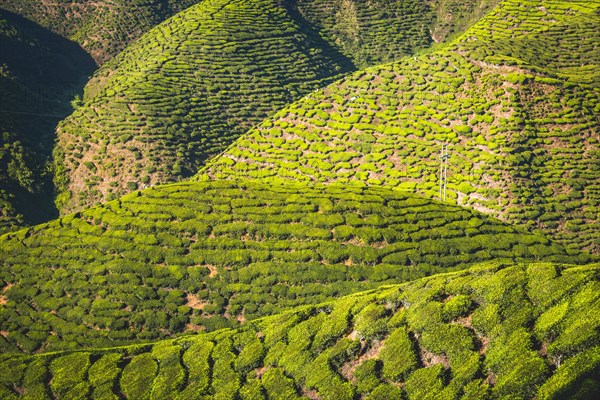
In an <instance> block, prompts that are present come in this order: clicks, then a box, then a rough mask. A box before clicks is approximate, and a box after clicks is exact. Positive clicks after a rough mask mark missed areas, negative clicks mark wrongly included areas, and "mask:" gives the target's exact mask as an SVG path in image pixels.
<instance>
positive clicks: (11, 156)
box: [0, 9, 96, 233]
mask: <svg viewBox="0 0 600 400" xmlns="http://www.w3.org/2000/svg"><path fill="white" fill-rule="evenodd" d="M0 43H1V49H2V51H0V103H1V106H0V233H1V232H3V231H5V230H7V229H11V228H12V227H13V226H14V225H17V224H21V223H27V224H35V223H39V222H42V221H47V220H48V219H51V218H53V217H55V216H56V209H55V208H54V207H53V202H52V198H53V193H52V176H51V175H50V174H49V173H48V169H49V168H48V165H47V164H49V163H50V156H51V154H52V146H53V145H54V131H55V129H56V125H57V123H58V121H59V120H60V119H61V118H63V117H64V116H66V115H68V114H69V113H70V112H71V111H72V108H71V105H70V102H71V100H73V97H74V96H75V94H76V93H78V91H80V90H81V89H82V87H83V80H84V79H86V78H87V77H88V75H89V74H91V72H92V71H93V70H94V69H95V67H96V65H95V63H94V62H93V60H92V59H91V58H90V57H89V56H88V55H87V54H86V53H85V52H84V51H83V50H82V49H81V48H80V47H79V46H78V45H77V44H75V43H73V42H70V41H68V40H66V39H64V38H62V37H60V36H58V35H55V34H53V33H52V32H50V31H48V30H46V29H44V28H42V27H40V26H38V25H36V24H34V23H32V22H31V21H28V20H26V19H24V18H22V17H20V16H18V15H15V14H13V13H10V12H8V11H5V10H1V9H0Z"/></svg>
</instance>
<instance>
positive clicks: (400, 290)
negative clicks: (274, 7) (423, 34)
mask: <svg viewBox="0 0 600 400" xmlns="http://www.w3.org/2000/svg"><path fill="white" fill-rule="evenodd" d="M599 272H600V267H599V266H598V265H597V264H596V265H590V266H586V267H566V266H561V265H554V264H533V265H530V266H520V265H500V264H492V265H487V266H479V267H476V268H473V269H470V270H468V271H463V272H456V273H452V274H443V275H438V276H435V277H430V278H425V279H420V280H417V281H414V282H411V283H408V284H404V285H395V286H388V287H385V288H380V289H377V290H375V291H371V292H367V293H362V294H355V295H352V296H349V297H345V298H342V299H340V300H336V301H335V302H330V303H322V304H319V305H313V306H305V307H301V308H296V309H294V310H292V311H289V312H286V313H283V314H281V315H278V316H274V317H267V318H264V319H260V320H257V321H255V322H253V323H250V324H247V325H246V326H245V327H243V328H240V329H237V330H220V331H218V332H214V333H209V334H200V335H192V336H187V337H183V338H179V339H176V340H165V341H161V342H156V343H149V344H146V345H138V346H131V347H120V348H113V349H101V350H85V351H77V352H67V353H51V354H44V355H38V356H4V357H3V362H2V363H1V364H0V365H1V368H0V394H1V395H2V398H4V399H13V398H18V397H21V396H23V397H25V398H27V397H29V398H37V399H46V398H88V396H89V398H92V399H119V398H120V399H124V398H127V399H165V398H179V399H192V398H207V399H208V398H215V399H233V398H240V399H266V398H269V399H297V398H303V399H323V400H328V399H331V400H345V399H348V400H351V399H356V398H366V399H372V400H374V399H408V400H413V399H414V400H422V399H458V398H462V399H501V398H519V399H533V398H535V399H540V400H542V399H544V400H545V399H592V398H597V397H598V395H599V394H600V380H599V377H600V347H598V345H599V343H600V336H599V332H600V318H599V315H598V312H597V310H598V309H600V297H599V296H600V282H598V276H600V274H599Z"/></svg>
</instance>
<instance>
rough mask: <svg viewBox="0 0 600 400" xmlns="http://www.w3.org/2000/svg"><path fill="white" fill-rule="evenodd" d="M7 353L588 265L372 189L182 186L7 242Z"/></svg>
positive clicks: (431, 205) (0, 318)
mask: <svg viewBox="0 0 600 400" xmlns="http://www.w3.org/2000/svg"><path fill="white" fill-rule="evenodd" d="M0 249H1V252H0V254H1V257H0V258H1V260H2V261H1V265H2V268H0V285H1V286H2V290H0V295H1V299H2V303H4V304H3V306H2V309H1V312H0V331H2V332H3V334H2V335H1V336H0V347H1V348H2V351H4V352H13V351H23V352H28V353H31V352H36V351H44V350H46V351H51V350H57V349H71V348H79V347H89V346H94V347H105V346H110V345H113V344H115V343H131V342H137V341H140V340H148V339H156V338H164V337H169V336H171V335H176V334H180V333H183V332H186V331H190V330H201V329H206V330H216V329H219V328H222V327H227V326H232V325H237V324H239V323H243V322H244V321H246V320H251V319H255V318H257V317H260V316H263V315H269V314H274V313H277V312H280V311H282V310H286V309H289V308H291V307H294V306H297V305H300V304H314V303H319V302H322V301H326V300H330V299H333V298H336V297H339V296H342V295H345V294H349V293H353V292H357V291H361V290H366V289H370V288H375V287H378V286H379V285H381V284H384V283H397V282H402V281H407V280H410V279H415V278H419V277H422V276H426V275H429V274H433V273H437V272H441V271H449V270H454V269H460V268H464V267H466V266H468V265H472V264H474V263H477V262H481V261H487V260H493V259H496V260H505V261H507V262H508V261H526V260H554V261H560V262H577V263H580V262H588V261H589V260H590V256H588V255H586V254H583V253H580V254H577V253H569V252H567V251H566V250H565V248H564V247H562V246H558V245H555V244H553V243H551V242H549V241H548V240H547V239H546V238H545V237H543V236H539V235H533V234H529V233H525V232H524V231H523V230H521V229H515V228H513V227H511V226H509V225H506V224H504V223H502V222H500V221H497V220H494V219H492V218H490V217H487V216H484V215H483V214H480V213H477V212H473V211H469V210H465V209H462V208H460V207H457V206H449V205H444V204H440V203H436V202H434V201H431V200H426V199H421V198H418V197H414V196H413V195H410V194H404V193H400V192H393V191H390V190H386V189H377V188H365V189H362V188H347V187H335V186H318V187H303V186H293V185H291V186H276V185H265V184H253V183H243V182H233V181H223V182H219V181H215V182H210V183H200V182H195V183H180V184H173V185H167V186H159V187H156V188H153V189H148V190H146V191H144V192H141V193H140V192H135V193H133V194H131V195H128V196H126V197H124V198H122V199H120V200H117V201H113V202H110V203H108V204H106V205H105V206H101V207H96V208H92V209H90V210H87V211H85V212H82V213H78V214H75V215H70V216H67V217H64V218H61V219H59V220H56V221H53V222H50V223H48V224H44V225H40V226H36V227H32V228H28V229H25V230H21V231H18V232H15V233H11V234H8V235H5V236H3V237H1V238H0Z"/></svg>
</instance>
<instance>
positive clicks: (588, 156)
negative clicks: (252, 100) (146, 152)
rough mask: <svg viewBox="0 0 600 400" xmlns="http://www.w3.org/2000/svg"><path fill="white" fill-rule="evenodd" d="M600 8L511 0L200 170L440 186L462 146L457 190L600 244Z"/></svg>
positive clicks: (510, 216)
mask: <svg viewBox="0 0 600 400" xmlns="http://www.w3.org/2000/svg"><path fill="white" fill-rule="evenodd" d="M542 3H543V7H542V6H540V4H542ZM599 6H600V2H598V1H595V2H564V1H563V2H560V1H548V2H539V1H528V2H522V1H512V0H508V1H504V2H502V3H501V4H500V5H499V6H498V8H497V9H495V10H494V12H492V13H491V14H489V15H488V16H486V17H485V18H484V19H483V20H482V21H481V22H480V23H478V24H476V25H475V26H474V27H473V28H471V29H469V30H468V31H467V32H466V33H465V34H464V35H463V36H462V37H461V38H460V39H459V40H458V41H456V42H455V43H453V44H452V45H450V46H449V47H447V48H446V49H444V50H440V51H437V52H433V53H430V54H427V55H423V56H420V57H414V58H405V59H403V60H401V61H398V62H395V63H392V64H385V65H380V66H377V67H372V68H368V69H365V70H362V71H359V72H357V73H355V74H353V75H350V76H349V77H347V78H345V79H343V80H341V81H339V82H336V83H334V84H332V85H330V86H328V87H327V88H325V89H323V90H319V91H317V92H314V93H311V94H310V95H308V96H305V97H304V98H303V99H301V100H300V101H298V102H296V103H294V104H292V105H290V106H289V107H286V108H285V109H283V110H281V111H279V112H278V113H277V114H276V115H274V116H273V117H272V118H269V119H267V120H266V121H264V122H263V123H261V124H260V125H259V126H257V127H256V128H254V129H252V130H251V131H250V132H249V133H248V134H247V135H245V136H243V137H242V138H240V139H239V140H238V141H236V142H235V143H234V144H232V146H230V148H229V149H228V150H227V151H225V152H224V153H223V154H222V155H220V156H219V157H217V158H216V159H214V160H213V161H211V162H210V163H209V164H208V166H207V167H206V168H205V169H203V170H202V171H201V172H200V175H199V176H198V179H207V178H208V179H214V178H218V179H223V178H229V177H233V178H234V179H238V178H239V177H246V178H251V179H259V180H266V181H269V182H271V181H273V182H277V181H281V180H293V181H299V182H305V183H307V184H308V183H311V182H323V183H334V182H335V183H341V184H351V185H357V186H365V185H369V186H387V187H394V188H399V189H403V190H412V191H416V192H419V193H422V194H424V195H426V196H429V197H438V196H439V170H440V150H441V147H442V144H448V145H449V147H450V153H451V158H450V162H449V172H448V190H449V194H448V196H449V201H451V202H456V203H458V204H461V205H465V206H469V207H472V208H474V209H477V210H479V211H482V212H485V213H488V214H491V215H495V216H497V217H500V218H502V219H504V220H506V221H509V222H512V223H517V224H520V225H523V226H527V227H529V228H530V229H541V230H543V231H545V232H548V233H550V234H551V235H552V236H553V238H554V239H555V240H557V241H559V242H560V243H563V244H565V245H568V246H572V247H573V248H579V249H587V250H588V251H591V252H596V253H597V252H599V251H600V247H599V243H600V221H599V220H598V216H599V215H600V208H599V206H600V203H599V202H600V191H599V189H600V164H599V160H600V157H599V155H600V154H599V152H598V145H599V136H598V126H599V120H598V115H599V114H600V88H599V86H598V85H597V78H598V76H600V75H599V74H598V71H599V70H600V68H599V66H600V55H599V54H600V53H599V51H598V45H597V42H598V35H597V29H594V28H595V27H597V26H598V25H600V14H599V12H598V10H599ZM540 7H541V8H540ZM542 8H543V10H542ZM540 13H541V14H540ZM567 27H568V29H567ZM498 31H499V33H498ZM561 32H562V33H564V34H563V35H561V36H558V33H561ZM559 37H560V45H559V46H554V45H552V41H553V40H558V38H559ZM512 43H517V44H518V46H516V47H514V50H513V47H512ZM519 46H520V47H519ZM515 57H522V59H518V58H515ZM544 60H552V62H548V63H545V61H544ZM529 62H531V63H534V65H531V64H529ZM542 64H543V65H544V66H543V67H542V66H541V65H542Z"/></svg>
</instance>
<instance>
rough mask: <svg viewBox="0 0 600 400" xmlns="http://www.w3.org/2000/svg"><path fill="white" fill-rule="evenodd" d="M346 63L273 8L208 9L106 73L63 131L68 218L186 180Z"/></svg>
mask: <svg viewBox="0 0 600 400" xmlns="http://www.w3.org/2000/svg"><path fill="white" fill-rule="evenodd" d="M350 65H351V64H349V61H348V60H346V59H345V58H344V57H343V56H341V55H340V54H338V53H337V52H336V51H335V50H334V49H332V48H330V47H329V46H328V45H327V44H326V43H325V42H324V41H323V40H322V39H320V38H319V37H318V36H317V35H316V34H313V33H311V32H310V31H307V30H306V29H305V27H303V26H300V25H299V24H298V23H297V22H296V21H295V20H294V19H292V17H291V16H290V15H288V12H287V9H286V7H284V6H283V5H282V4H281V3H280V2H279V1H276V0H259V1H247V0H211V1H206V2H203V3H202V4H199V5H197V6H194V7H191V8H189V9H188V10H186V11H184V12H182V13H180V14H178V15H177V16H175V17H173V18H171V19H170V20H168V21H167V22H165V23H163V24H161V25H159V26H158V27H156V28H155V29H153V30H151V31H150V32H149V33H148V34H146V35H144V36H143V37H142V38H141V39H140V40H138V41H136V42H135V43H134V44H132V45H131V46H130V47H128V48H127V49H126V50H125V51H124V52H123V53H121V54H120V55H119V56H118V57H116V58H114V59H113V60H111V61H110V62H109V63H108V64H105V66H104V67H103V68H102V69H101V70H100V72H98V73H97V74H96V75H95V76H94V78H93V79H92V81H91V82H90V83H89V84H88V86H87V88H86V96H87V97H86V100H87V101H86V102H85V104H84V105H83V106H82V107H81V108H79V109H78V110H76V111H75V112H74V114H73V115H71V116H70V117H69V118H67V119H66V120H64V121H63V122H62V123H61V125H60V127H59V129H58V138H59V140H58V143H57V149H56V157H55V158H56V165H57V178H56V182H57V187H58V190H59V193H60V195H59V197H58V200H57V204H58V206H59V208H60V209H61V211H63V212H65V211H69V210H74V209H81V208H83V207H84V206H87V205H91V204H94V203H95V202H97V201H101V200H106V199H108V200H111V199H114V198H116V197H118V196H119V195H122V194H124V193H128V192H131V191H132V190H133V189H134V188H136V187H145V186H149V185H153V184H156V183H165V182H170V181H174V180H179V179H181V178H182V177H186V176H190V175H191V174H193V173H195V172H196V171H197V169H198V167H199V166H200V165H201V164H202V163H203V162H204V160H206V159H207V158H208V157H210V156H211V155H214V154H217V153H218V152H220V151H222V150H223V149H224V148H225V147H226V146H227V145H228V144H230V143H231V142H232V141H233V139H234V138H236V137H238V136H239V135H241V134H242V133H243V132H245V131H246V130H247V129H249V128H250V127H251V126H253V125H254V124H256V123H258V122H260V121H261V120H262V119H263V118H265V117H266V116H268V115H270V114H272V113H273V112H274V111H275V110H277V109H279V108H281V107H283V106H284V105H286V104H288V103H290V102H291V101H292V100H294V99H297V98H299V97H301V95H303V94H305V93H307V92H310V91H312V90H314V89H315V88H317V87H319V86H324V85H325V84H326V83H328V82H331V81H332V80H333V77H334V76H337V75H339V74H340V73H341V72H343V71H346V70H348V68H350Z"/></svg>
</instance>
